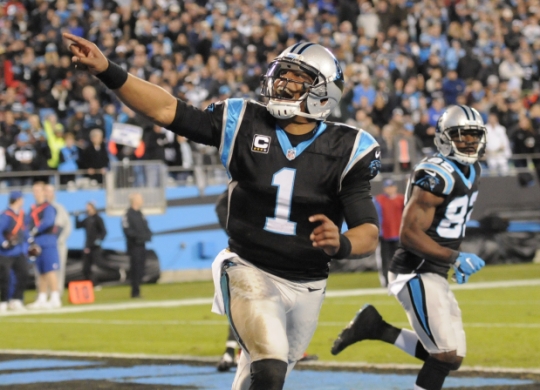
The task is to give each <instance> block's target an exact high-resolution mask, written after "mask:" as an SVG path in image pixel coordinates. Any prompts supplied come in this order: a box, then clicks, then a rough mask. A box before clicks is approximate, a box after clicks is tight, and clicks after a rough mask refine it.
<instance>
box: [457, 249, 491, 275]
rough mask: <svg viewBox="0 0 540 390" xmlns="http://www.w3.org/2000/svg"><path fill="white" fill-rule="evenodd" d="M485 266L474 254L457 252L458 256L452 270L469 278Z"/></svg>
mask: <svg viewBox="0 0 540 390" xmlns="http://www.w3.org/2000/svg"><path fill="white" fill-rule="evenodd" d="M485 265H486V263H485V262H484V260H482V259H481V258H480V257H478V256H476V255H475V254H474V253H465V252H459V256H458V258H457V259H456V262H455V263H454V270H455V271H456V273H458V272H459V273H462V274H465V275H469V276H470V275H472V274H474V273H475V272H478V271H480V269H482V268H483V267H484V266H485Z"/></svg>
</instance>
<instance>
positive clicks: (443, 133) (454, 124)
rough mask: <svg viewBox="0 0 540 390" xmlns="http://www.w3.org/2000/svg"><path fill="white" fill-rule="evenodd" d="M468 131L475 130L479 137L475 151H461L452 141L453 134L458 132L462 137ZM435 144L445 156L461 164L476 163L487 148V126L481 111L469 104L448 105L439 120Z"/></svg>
mask: <svg viewBox="0 0 540 390" xmlns="http://www.w3.org/2000/svg"><path fill="white" fill-rule="evenodd" d="M467 132H474V133H475V135H476V136H477V137H478V145H477V146H476V151H475V152H471V153H463V152H460V151H459V149H458V148H457V147H456V144H455V142H454V141H452V136H455V135H456V134H458V135H459V138H460V139H461V138H462V136H463V135H465V134H466V133H467ZM475 143H476V142H475ZM435 145H436V146H437V149H438V150H439V152H440V153H441V154H442V155H443V156H446V157H448V158H450V159H452V160H455V161H457V162H459V163H461V164H465V165H470V164H474V163H475V162H476V161H478V158H479V157H482V155H483V154H484V151H485V148H486V127H485V126H484V121H483V120H482V117H481V116H480V113H479V112H478V111H476V110H475V109H474V108H471V107H468V106H450V107H448V109H447V110H446V111H445V112H444V113H443V114H442V115H441V117H440V118H439V121H438V122H437V128H436V129H435Z"/></svg>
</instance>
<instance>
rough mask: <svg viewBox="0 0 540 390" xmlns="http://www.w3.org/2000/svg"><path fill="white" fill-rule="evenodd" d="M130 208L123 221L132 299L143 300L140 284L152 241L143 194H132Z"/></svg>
mask: <svg viewBox="0 0 540 390" xmlns="http://www.w3.org/2000/svg"><path fill="white" fill-rule="evenodd" d="M129 200H130V208H129V209H128V210H127V211H126V214H125V215H124V218H123V219H122V228H123V230H124V235H125V237H126V245H127V252H128V254H129V265H130V267H129V273H130V276H129V277H130V279H131V298H141V290H140V284H141V283H142V280H143V278H144V267H145V264H146V247H145V245H146V243H147V242H148V241H150V240H151V239H152V231H151V230H150V228H149V227H148V221H147V220H146V218H145V217H144V215H143V213H142V211H141V209H142V207H143V204H144V200H143V197H142V195H141V194H138V193H135V194H131V196H130V198H129Z"/></svg>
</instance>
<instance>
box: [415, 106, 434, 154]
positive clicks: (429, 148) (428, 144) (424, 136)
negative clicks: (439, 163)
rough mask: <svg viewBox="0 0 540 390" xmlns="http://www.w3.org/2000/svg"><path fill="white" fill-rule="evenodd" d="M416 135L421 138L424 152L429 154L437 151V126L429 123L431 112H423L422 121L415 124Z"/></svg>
mask: <svg viewBox="0 0 540 390" xmlns="http://www.w3.org/2000/svg"><path fill="white" fill-rule="evenodd" d="M414 135H415V136H416V137H417V138H418V139H419V140H420V144H421V147H422V153H424V155H425V156H429V155H431V154H433V153H434V152H435V126H432V125H431V124H430V123H429V114H428V113H427V112H424V113H422V115H421V116H420V122H418V123H417V124H416V125H415V126H414Z"/></svg>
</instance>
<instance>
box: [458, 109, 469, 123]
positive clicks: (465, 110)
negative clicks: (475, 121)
mask: <svg viewBox="0 0 540 390" xmlns="http://www.w3.org/2000/svg"><path fill="white" fill-rule="evenodd" d="M459 108H461V109H462V110H463V112H464V113H465V115H466V116H467V120H470V119H471V118H469V113H468V112H467V109H466V108H465V107H463V106H459Z"/></svg>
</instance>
